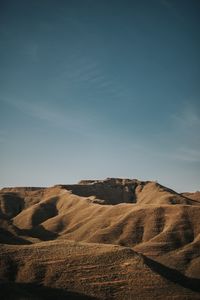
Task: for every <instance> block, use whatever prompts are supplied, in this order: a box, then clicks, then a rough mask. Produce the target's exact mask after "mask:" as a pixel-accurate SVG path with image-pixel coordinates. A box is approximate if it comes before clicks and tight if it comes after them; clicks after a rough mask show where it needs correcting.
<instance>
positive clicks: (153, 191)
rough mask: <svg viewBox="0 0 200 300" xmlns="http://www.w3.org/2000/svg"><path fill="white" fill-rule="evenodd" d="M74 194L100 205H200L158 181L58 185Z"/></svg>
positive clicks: (91, 182) (127, 180)
mask: <svg viewBox="0 0 200 300" xmlns="http://www.w3.org/2000/svg"><path fill="white" fill-rule="evenodd" d="M57 187H59V188H62V189H66V190H68V191H71V193H72V194H75V195H78V196H82V197H91V196H93V198H94V199H93V200H92V201H93V202H96V203H99V204H111V205H115V204H120V203H137V204H154V205H155V204H160V205H166V204H185V205H187V204H199V203H196V202H195V203H194V200H192V199H189V198H187V197H185V196H184V195H180V194H178V193H176V192H175V191H173V190H171V189H169V188H166V187H164V186H162V185H160V184H159V183H157V182H156V181H140V180H137V179H123V178H106V179H104V180H81V181H80V182H79V183H78V184H68V185H57Z"/></svg>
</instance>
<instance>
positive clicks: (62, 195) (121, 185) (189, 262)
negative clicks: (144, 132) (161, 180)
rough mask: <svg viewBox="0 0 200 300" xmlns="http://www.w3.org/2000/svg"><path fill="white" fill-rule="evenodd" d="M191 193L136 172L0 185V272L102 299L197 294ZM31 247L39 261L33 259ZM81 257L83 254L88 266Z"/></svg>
mask: <svg viewBox="0 0 200 300" xmlns="http://www.w3.org/2000/svg"><path fill="white" fill-rule="evenodd" d="M198 199H199V198H198V193H197V194H196V193H195V194H191V193H183V194H178V193H176V192H175V191H173V190H171V189H168V188H166V187H164V186H162V185H160V184H158V183H157V182H150V181H148V182H144V181H138V180H136V179H134V180H130V179H114V178H108V179H106V180H102V181H99V180H94V181H81V182H80V183H79V184H75V185H57V186H54V187H51V188H4V189H2V190H1V192H0V203H1V206H0V243H1V244H2V246H1V264H2V265H1V270H3V273H1V278H2V280H9V282H10V281H12V282H15V281H17V282H20V283H27V282H28V283H31V284H32V283H34V284H35V283H36V284H40V283H41V282H42V283H43V284H44V285H46V286H48V287H53V288H57V289H60V288H62V289H63V288H64V289H65V290H71V291H74V292H78V293H80V294H84V295H89V296H98V298H102V299H108V298H109V297H110V298H109V299H111V298H113V299H151V298H155V297H157V299H163V298H162V297H161V294H162V292H163V289H164V290H166V294H165V297H166V299H167V297H168V298H169V299H171V298H170V297H171V296H173V297H175V298H176V299H200V297H199V298H198V292H199V290H198V285H199V281H198V280H200V258H199V257H200V256H199V249H200V226H199V215H200V201H198ZM50 240H53V241H50ZM70 241H71V242H70ZM9 244H10V245H9ZM29 244H30V245H29ZM53 249H54V250H55V251H54V250H53ZM59 249H60V250H59ZM64 249H65V250H64ZM19 250H20V251H19ZM38 253H39V256H38V257H40V255H41V257H43V255H44V254H45V255H46V258H47V260H45V259H43V260H41V261H40V259H39V258H37V257H36V256H37V254H38ZM64 253H65V254H66V257H64ZM137 253H138V254H137ZM119 257H123V259H122V258H119ZM8 258H9V259H8ZM54 258H55V262H54ZM38 259H39V260H38ZM82 259H83V260H84V259H85V261H88V264H89V267H88V268H86V269H85V267H84V263H83V261H82ZM121 259H122V260H123V263H122V265H123V267H122V265H121V263H120V261H121ZM24 260H27V263H25V264H24V263H23V262H22V261H24ZM98 260H99V262H98V264H96V261H98ZM107 260H111V261H112V263H110V267H109V268H108V270H107V271H105V268H103V267H102V266H103V265H105V264H106V262H107ZM63 261H64V262H65V264H64V265H63ZM60 262H62V263H60ZM29 264H30V265H29ZM55 264H56V267H55V268H56V269H55V270H53V266H55ZM73 264H74V265H73ZM119 264H120V266H119ZM111 265H113V269H112V268H111ZM9 266H10V267H9ZM12 266H15V268H16V269H17V273H16V274H15V276H14V278H10V277H9V276H11V277H12V275H8V274H10V271H9V270H12ZM66 266H68V267H69V266H70V268H69V269H68V267H66ZM7 268H8V269H9V270H7ZM98 268H100V271H99V269H98ZM72 269H73V272H74V274H75V275H74V277H73V278H71V277H70V272H71V273H72ZM49 270H51V272H50V271H49ZM70 270H71V271H70ZM113 270H114V271H113ZM117 270H118V271H117ZM49 272H50V273H49ZM99 272H100V273H99ZM117 272H118V273H117ZM57 273H59V274H60V275H56V274H57ZM6 274H7V275H6ZM19 274H23V275H19ZM31 274H32V275H31ZM34 274H35V275H34ZM49 274H50V275H49ZM63 274H64V275H63ZM116 274H118V275H116ZM141 274H142V276H143V277H142V276H141ZM6 276H7V277H6ZM62 276H63V277H62ZM87 276H89V277H87ZM170 276H171V278H172V279H173V280H172V279H170ZM57 277H59V279H58V278H57ZM139 277H142V278H140V279H138V278H139ZM60 278H62V279H60ZM81 278H84V280H83V282H84V283H83V285H82V284H80V282H82V281H81V280H82V279H81ZM176 278H177V280H176ZM60 280H61V281H60ZM138 280H139V281H138ZM170 280H171V281H170ZM64 282H67V283H66V285H65V284H64ZM146 282H149V285H148V286H146V285H145V283H146ZM163 282H164V283H163ZM139 286H140V288H139ZM141 286H142V289H141ZM156 286H157V287H156ZM158 286H159V287H158ZM160 286H161V287H160ZM168 287H170V291H168ZM161 290H162V292H161ZM126 291H127V293H126ZM147 291H148V293H149V296H148V297H149V298H148V297H147ZM170 293H171V294H170ZM22 294H23V292H22ZM133 295H135V297H134V298H133ZM184 297H185V298H184ZM195 297H196V298H195Z"/></svg>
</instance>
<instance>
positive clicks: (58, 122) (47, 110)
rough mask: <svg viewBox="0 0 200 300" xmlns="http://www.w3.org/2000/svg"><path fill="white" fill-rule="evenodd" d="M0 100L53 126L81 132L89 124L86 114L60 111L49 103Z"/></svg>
mask: <svg viewBox="0 0 200 300" xmlns="http://www.w3.org/2000/svg"><path fill="white" fill-rule="evenodd" d="M1 101H3V102H4V103H6V104H8V105H10V106H12V107H14V108H16V109H17V110H20V111H21V112H22V113H24V114H26V115H29V116H31V117H33V118H36V119H38V120H41V121H44V122H46V123H48V125H51V126H53V127H58V128H63V129H66V130H69V131H72V132H76V133H83V132H84V131H85V132H86V130H87V129H88V128H89V126H91V124H90V119H89V118H88V116H85V115H82V114H78V113H77V112H74V111H69V110H64V111H61V110H59V109H58V108H56V107H55V106H54V107H53V106H50V104H49V103H42V102H41V103H38V102H32V101H31V102H29V101H25V100H22V99H20V100H18V99H11V98H9V99H8V98H6V99H1Z"/></svg>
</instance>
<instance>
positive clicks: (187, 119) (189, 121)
mask: <svg viewBox="0 0 200 300" xmlns="http://www.w3.org/2000/svg"><path fill="white" fill-rule="evenodd" d="M171 118H172V121H173V122H174V124H175V126H176V127H177V126H178V127H179V128H182V129H191V128H199V129H200V113H199V110H198V108H197V107H195V105H194V104H193V103H192V101H191V102H186V103H185V104H184V105H183V108H182V110H181V111H180V112H178V113H175V114H173V115H172V116H171Z"/></svg>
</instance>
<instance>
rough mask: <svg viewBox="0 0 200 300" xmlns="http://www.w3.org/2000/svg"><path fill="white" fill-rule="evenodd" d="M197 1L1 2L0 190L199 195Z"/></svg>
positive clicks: (199, 27) (199, 41)
mask: <svg viewBox="0 0 200 300" xmlns="http://www.w3.org/2000/svg"><path fill="white" fill-rule="evenodd" d="M199 14H200V1H199V0H190V1H189V0H187V1H186V0H130V1H129V0H121V1H119V0H109V1H108V0H43V1H41V0H18V1H16V0H1V1H0V70H1V71H0V186H1V187H4V186H51V185H55V184H59V183H62V184H65V183H76V182H78V181H79V180H81V179H104V178H107V177H120V178H121V177H122V178H137V179H140V180H157V181H158V182H159V183H161V184H163V185H165V186H168V187H170V188H173V189H175V190H176V191H179V192H181V191H182V192H183V191H196V190H200V134H199V133H200V74H199V73H200V18H199Z"/></svg>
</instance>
